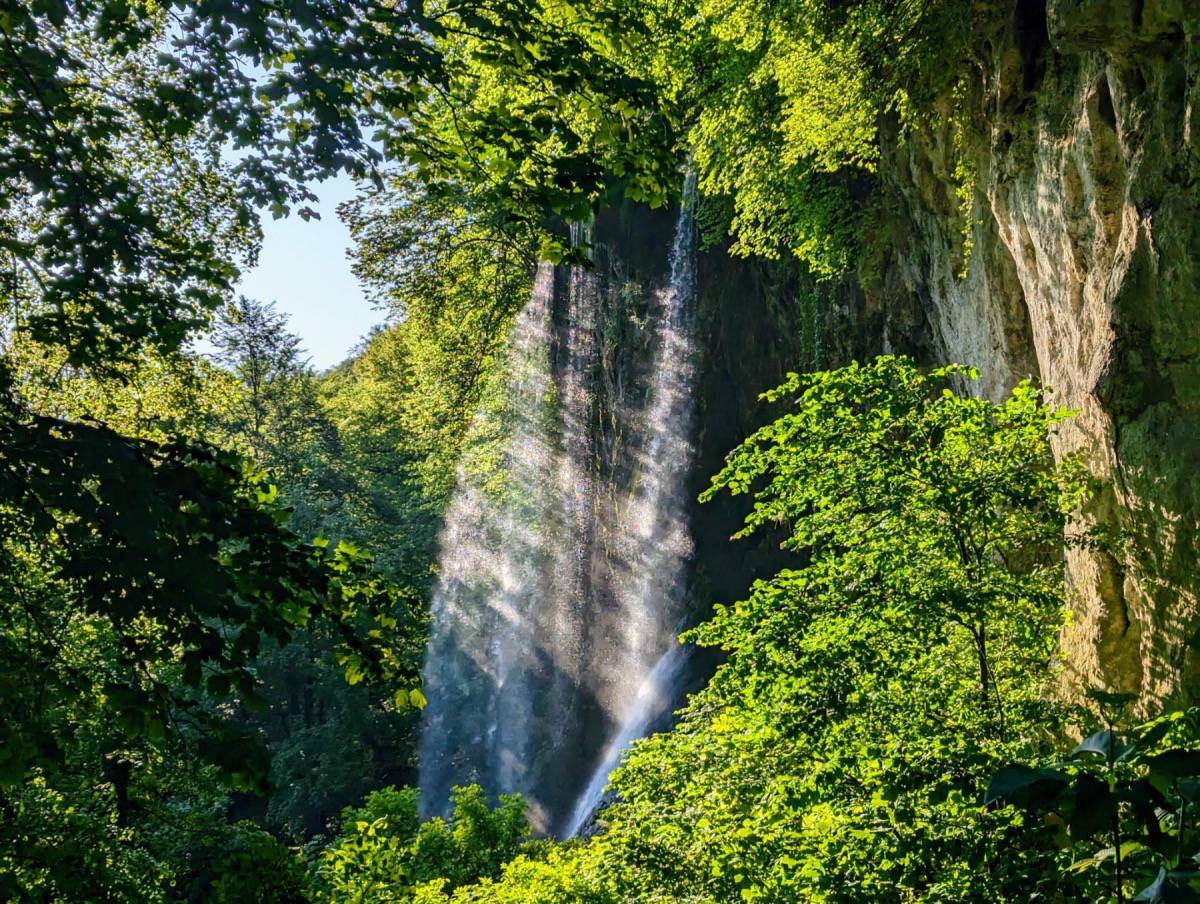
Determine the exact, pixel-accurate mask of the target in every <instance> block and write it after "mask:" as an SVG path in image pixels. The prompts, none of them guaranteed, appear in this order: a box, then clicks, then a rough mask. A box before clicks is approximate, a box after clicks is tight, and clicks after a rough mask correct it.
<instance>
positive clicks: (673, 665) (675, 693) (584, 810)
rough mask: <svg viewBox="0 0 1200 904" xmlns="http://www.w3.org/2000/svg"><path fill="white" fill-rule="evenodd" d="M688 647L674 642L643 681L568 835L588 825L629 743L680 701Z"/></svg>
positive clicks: (581, 798) (573, 814) (581, 800)
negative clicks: (680, 689) (680, 688)
mask: <svg viewBox="0 0 1200 904" xmlns="http://www.w3.org/2000/svg"><path fill="white" fill-rule="evenodd" d="M687 651H688V648H687V647H685V646H682V645H680V644H673V645H672V646H671V648H670V649H669V650H667V652H665V653H663V655H662V656H661V658H659V660H658V664H657V665H656V666H655V667H654V670H653V671H652V672H651V673H650V674H649V676H647V678H646V680H645V681H644V682H643V683H642V687H641V689H640V690H639V691H638V694H637V697H636V699H635V700H634V702H633V706H632V707H631V708H630V711H629V714H628V716H627V718H626V720H625V723H624V724H623V725H622V726H621V730H620V731H619V732H618V733H617V735H616V737H614V738H613V739H612V740H611V741H609V742H608V745H607V746H606V747H605V748H604V755H603V756H602V757H601V758H600V765H599V766H597V767H596V770H595V771H594V772H593V773H592V778H591V781H589V782H588V784H587V787H586V788H584V789H583V793H582V794H580V795H579V800H578V801H577V802H576V803H575V809H574V810H573V811H572V812H571V820H570V822H568V823H567V831H566V835H567V837H569V838H570V837H575V836H576V835H579V834H580V833H581V832H582V831H583V830H584V829H585V828H587V824H588V822H589V821H590V820H591V818H592V817H593V816H594V815H595V813H596V811H597V810H598V809H599V808H600V805H601V803H603V801H604V792H605V789H606V788H607V787H608V778H609V776H610V775H611V774H612V772H613V770H614V769H616V768H617V767H618V766H620V765H621V760H622V759H623V758H624V756H625V753H626V751H628V749H629V746H630V745H631V744H632V743H633V742H634V741H636V740H638V739H639V738H643V737H645V736H646V735H647V734H649V732H650V729H651V728H653V727H654V725H655V724H656V723H657V722H659V721H660V720H661V719H662V718H663V717H664V716H665V715H666V714H667V713H668V712H670V710H671V706H672V705H673V704H674V703H676V702H678V700H679V687H680V685H681V684H682V683H683V681H684V679H685V677H686V674H687V670H686V666H687Z"/></svg>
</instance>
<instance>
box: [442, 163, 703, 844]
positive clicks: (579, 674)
mask: <svg viewBox="0 0 1200 904" xmlns="http://www.w3.org/2000/svg"><path fill="white" fill-rule="evenodd" d="M694 195H695V185H694V181H693V180H692V179H690V178H689V179H688V181H687V183H686V185H685V198H684V203H683V205H682V207H681V210H680V215H679V221H678V224H677V227H676V233H675V239H674V243H673V246H672V249H671V258H670V276H669V283H668V285H667V287H666V288H665V289H663V290H661V291H659V292H657V293H655V294H654V295H653V296H652V297H650V300H649V301H648V302H641V303H640V304H643V305H644V309H645V314H638V313H637V311H636V310H634V309H633V308H631V307H630V305H631V304H635V305H636V304H637V303H636V302H632V301H630V300H629V298H628V297H627V291H626V287H625V286H624V285H621V286H619V287H617V288H616V289H612V288H610V287H608V286H607V285H606V284H604V283H603V279H602V276H601V275H600V274H599V272H598V271H592V270H588V269H584V268H581V267H576V268H572V270H571V272H570V273H569V274H561V273H556V272H555V270H554V268H553V267H551V266H550V265H549V264H543V265H542V266H541V267H539V269H538V272H537V275H536V279H535V284H534V288H533V292H532V293H531V297H530V301H529V303H528V304H527V305H526V307H525V309H524V310H523V311H522V312H521V313H520V314H519V315H518V317H517V319H516V320H515V322H514V324H513V327H512V328H511V331H510V335H509V343H508V350H507V359H506V369H505V373H504V375H503V377H504V379H503V382H502V383H498V384H496V385H495V386H494V387H492V389H491V390H490V394H489V393H485V397H486V398H485V403H484V405H483V406H482V407H481V410H480V412H479V413H478V415H477V417H476V419H475V423H474V425H473V427H472V431H471V436H470V438H469V440H468V444H467V452H466V454H465V455H464V459H463V462H462V463H461V465H460V468H459V473H458V480H457V485H456V489H455V494H454V498H453V499H452V501H451V504H450V506H449V508H448V510H447V514H446V520H445V525H444V527H443V531H442V534H441V537H440V541H441V562H440V569H439V581H438V585H437V588H436V590H435V593H434V597H433V603H432V609H433V613H432V614H433V625H432V631H431V637H430V643H429V647H428V650H427V653H426V662H425V669H424V680H425V685H426V696H427V698H428V699H429V705H428V706H427V708H426V711H425V715H424V722H423V726H422V740H421V760H420V784H421V791H422V809H423V812H424V814H425V815H433V814H437V813H444V812H445V811H446V807H447V800H448V798H449V796H450V790H451V788H452V787H453V786H456V785H465V784H469V783H472V782H477V783H479V784H481V785H483V786H484V788H485V790H487V791H488V792H489V793H492V794H499V793H508V792H518V793H521V794H522V795H524V796H525V798H526V800H527V802H528V804H529V808H530V810H529V812H530V819H531V822H532V824H533V826H534V828H535V830H537V831H539V832H546V833H549V832H553V831H554V830H556V829H557V830H559V833H560V834H561V833H564V832H565V833H568V834H573V833H574V832H576V831H578V825H577V823H578V824H582V822H583V821H585V820H586V819H587V818H588V817H589V816H590V815H591V812H592V810H594V808H595V804H596V802H598V801H599V800H600V798H601V795H602V792H603V789H604V786H605V784H606V782H607V776H608V773H609V772H610V771H611V769H612V768H613V766H615V765H616V764H617V763H618V762H619V759H620V756H621V755H622V753H623V751H624V750H625V748H626V747H627V746H628V744H629V743H631V742H632V741H633V740H635V739H636V738H637V737H640V736H641V735H643V734H645V733H646V731H648V730H649V729H650V728H651V727H652V726H653V725H655V724H656V722H657V720H659V719H660V717H661V716H662V715H663V714H664V713H666V712H669V710H670V707H671V704H672V703H674V702H675V701H677V700H678V697H679V693H678V686H679V683H680V682H681V680H682V674H683V668H682V664H683V662H684V661H685V659H686V657H685V656H684V655H683V653H682V652H681V651H680V650H681V648H680V647H679V645H678V644H677V643H676V642H675V639H674V635H675V631H676V628H677V626H678V624H679V621H680V616H681V610H682V606H683V598H684V570H685V569H684V566H685V563H686V560H687V558H688V556H689V555H690V552H691V543H690V537H689V533H688V529H687V486H686V481H687V475H688V473H689V469H690V465H691V460H692V442H691V433H692V400H691V395H692V385H693V382H694V376H695V361H694V357H695V355H694V343H693V338H692V334H693V329H692V323H691V320H692V309H693V308H694V302H695V295H696V292H695V224H694V218H693V206H694ZM575 238H576V241H579V242H585V243H586V242H589V241H590V236H589V235H588V233H587V232H586V231H584V230H583V229H579V230H577V231H576V235H575ZM564 276H565V277H566V278H563V277H564ZM643 297H645V296H643ZM622 317H624V318H626V320H625V321H623V322H627V323H629V324H632V325H634V326H632V327H631V329H632V330H633V333H634V334H635V338H637V337H640V338H637V342H636V344H637V347H638V348H640V349H642V351H641V352H639V354H641V356H642V357H641V358H640V359H639V360H640V361H641V363H640V364H639V363H636V362H634V363H630V364H629V366H628V368H627V369H626V370H623V371H621V379H618V380H615V381H614V380H613V379H612V371H613V367H614V364H613V361H614V355H616V352H617V351H625V349H621V350H614V348H613V347H612V346H611V344H610V345H605V343H606V341H607V339H606V335H607V334H606V330H610V329H612V324H613V323H614V318H617V319H619V318H622ZM626 383H628V384H631V385H626ZM614 425H615V427H614ZM664 654H665V655H664ZM593 799H594V800H593ZM589 801H591V803H589ZM581 809H582V810H585V811H586V812H583V814H582V816H580V815H579V813H580V811H581Z"/></svg>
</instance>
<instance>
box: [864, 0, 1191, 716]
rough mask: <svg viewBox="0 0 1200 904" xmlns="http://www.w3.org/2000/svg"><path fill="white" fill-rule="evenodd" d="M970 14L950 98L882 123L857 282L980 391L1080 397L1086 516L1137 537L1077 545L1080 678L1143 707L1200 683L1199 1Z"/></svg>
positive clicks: (1076, 425)
mask: <svg viewBox="0 0 1200 904" xmlns="http://www.w3.org/2000/svg"><path fill="white" fill-rule="evenodd" d="M977 13H978V15H980V16H982V17H984V18H985V21H992V22H993V23H994V25H993V27H991V28H990V29H988V30H987V32H986V34H985V35H984V37H983V38H982V39H981V40H980V42H979V45H978V46H977V48H976V52H975V68H974V75H973V76H972V78H971V81H970V83H969V84H968V85H967V86H966V89H965V92H964V94H963V97H965V101H963V102H961V103H960V105H959V108H958V112H957V114H956V115H955V116H953V117H952V116H946V117H940V118H938V120H937V124H936V125H931V126H930V127H928V128H925V129H912V128H908V129H905V130H902V129H900V128H899V127H896V128H893V129H891V130H890V132H889V133H888V134H886V135H885V148H884V158H883V165H882V167H881V182H882V184H883V191H884V193H885V195H886V196H887V197H888V205H887V210H888V211H889V213H888V214H887V215H886V217H885V218H886V219H887V220H888V221H889V224H890V225H891V227H892V228H891V229H890V231H889V234H890V236H891V238H890V239H889V241H888V247H887V248H886V249H885V251H884V252H882V253H880V254H878V255H875V256H869V257H868V258H867V261H868V262H867V263H864V264H863V267H862V269H861V270H860V273H859V278H858V282H859V283H860V284H861V285H862V286H864V287H867V288H865V289H864V290H863V291H864V294H865V296H866V298H867V301H866V307H867V308H868V309H880V310H883V311H885V312H890V313H889V315H888V316H889V328H888V329H886V330H885V332H884V345H885V346H886V345H887V342H888V338H889V335H891V334H894V333H895V332H896V330H895V329H894V328H893V327H891V325H890V324H891V321H895V322H898V323H901V324H908V326H906V327H904V329H905V330H907V331H909V332H911V331H912V329H914V326H913V324H914V323H916V327H915V328H916V329H918V330H919V331H920V335H919V336H918V337H917V344H918V345H919V346H921V348H922V349H923V354H924V356H925V357H927V358H929V359H932V360H954V361H961V362H965V363H971V364H975V365H977V366H978V367H979V368H980V369H981V371H982V375H983V378H982V380H981V384H980V391H982V392H985V393H987V394H988V395H990V396H997V395H1000V394H1002V393H1003V392H1004V391H1005V390H1006V389H1007V388H1008V387H1009V386H1010V385H1011V384H1012V383H1013V382H1014V381H1016V380H1018V379H1020V378H1022V377H1024V376H1033V377H1036V378H1038V379H1040V380H1041V381H1042V382H1043V383H1044V384H1045V385H1047V386H1049V387H1052V389H1053V390H1054V393H1055V399H1056V401H1057V402H1058V403H1059V404H1062V405H1065V406H1067V407H1069V408H1072V409H1075V410H1076V411H1077V412H1078V414H1077V416H1076V417H1075V418H1074V419H1073V420H1072V421H1070V422H1069V423H1068V425H1067V426H1066V427H1065V429H1063V430H1062V431H1061V434H1060V435H1059V436H1058V437H1057V438H1056V441H1055V451H1056V454H1058V455H1068V454H1072V453H1080V454H1082V455H1084V456H1085V458H1086V460H1087V461H1088V463H1089V464H1090V466H1091V468H1092V470H1093V471H1094V472H1095V474H1096V475H1097V477H1098V478H1099V479H1100V481H1101V484H1102V489H1101V490H1100V492H1099V494H1098V496H1097V498H1096V500H1095V502H1094V503H1093V504H1092V506H1091V507H1090V509H1089V511H1088V513H1087V519H1088V520H1089V521H1090V522H1093V523H1102V524H1105V525H1107V526H1109V527H1110V528H1119V529H1120V531H1121V534H1122V537H1123V542H1122V543H1121V544H1120V545H1115V546H1114V547H1113V548H1112V549H1111V550H1110V551H1106V552H1085V551H1072V552H1070V553H1069V555H1068V566H1069V569H1068V570H1069V578H1070V591H1071V599H1072V608H1073V613H1074V617H1073V620H1072V622H1071V624H1070V625H1069V626H1068V628H1067V630H1066V631H1065V634H1064V638H1063V645H1064V649H1065V652H1066V653H1067V656H1068V663H1069V667H1068V679H1067V680H1068V683H1069V685H1070V687H1071V689H1072V690H1074V691H1076V692H1078V691H1079V690H1081V689H1084V688H1087V687H1091V686H1103V687H1108V688H1113V689H1119V690H1125V691H1132V692H1135V693H1137V694H1138V695H1139V698H1140V699H1141V700H1142V707H1143V709H1144V710H1147V711H1148V710H1153V709H1156V708H1158V707H1159V706H1161V705H1163V704H1165V703H1168V702H1177V701H1182V700H1185V699H1186V700H1192V701H1194V700H1195V699H1196V698H1197V688H1196V687H1195V684H1194V682H1193V681H1191V679H1192V678H1193V677H1194V676H1195V674H1196V654H1195V653H1193V652H1191V649H1190V641H1191V640H1192V638H1193V637H1194V636H1195V635H1196V631H1197V628H1198V627H1200V617H1198V614H1197V599H1196V596H1197V585H1198V583H1200V529H1198V524H1200V190H1198V189H1197V178H1198V176H1200V158H1198V156H1197V151H1198V150H1200V145H1198V142H1200V135H1198V129H1200V122H1198V121H1197V117H1198V116H1200V4H1196V3H1195V2H1193V0H1145V2H1140V0H1050V2H1048V3H1045V2H1042V3H1038V2H1031V0H1019V2H1016V3H993V4H980V5H979V7H978V9H977ZM963 164H966V165H965V166H963ZM964 172H966V173H968V174H970V177H969V179H968V181H967V184H966V192H964V191H963V186H964V177H963V173H964ZM964 194H965V197H966V200H967V203H966V204H965V205H964V203H963V198H964ZM968 218H969V219H968ZM964 225H965V229H964ZM964 235H966V236H967V237H968V238H969V241H964ZM912 299H915V300H916V302H917V303H918V305H919V308H920V310H921V313H922V314H923V317H919V318H917V319H916V321H914V318H913V315H912V314H911V312H910V306H911V300H912Z"/></svg>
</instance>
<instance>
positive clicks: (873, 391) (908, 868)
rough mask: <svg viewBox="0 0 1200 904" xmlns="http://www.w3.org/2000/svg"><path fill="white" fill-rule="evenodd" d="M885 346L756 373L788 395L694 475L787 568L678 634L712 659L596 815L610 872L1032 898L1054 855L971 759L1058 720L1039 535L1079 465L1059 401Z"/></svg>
mask: <svg viewBox="0 0 1200 904" xmlns="http://www.w3.org/2000/svg"><path fill="white" fill-rule="evenodd" d="M971 376H972V372H971V371H970V370H968V369H967V368H962V367H947V368H941V369H937V370H934V371H932V372H929V373H924V372H922V371H920V370H918V369H917V368H916V367H915V366H914V365H913V364H912V363H911V362H910V361H907V360H905V359H902V358H880V359H877V360H876V361H875V362H873V363H871V364H866V365H851V366H849V367H846V368H843V369H841V370H836V371H830V372H826V373H817V374H810V375H807V376H798V375H793V376H792V377H791V378H790V379H789V380H788V382H787V383H785V384H784V385H783V386H781V387H780V388H778V389H776V390H773V391H772V392H770V393H768V394H767V398H768V399H770V400H772V401H783V400H789V401H790V402H791V406H790V410H789V411H787V412H786V413H785V414H783V415H782V416H781V417H780V418H778V419H777V420H776V421H774V422H773V423H771V424H769V425H767V426H766V427H764V428H762V429H761V430H760V431H758V432H757V433H755V434H754V435H753V436H751V437H750V438H749V439H748V440H747V441H746V443H745V444H744V445H742V446H741V447H740V448H738V449H737V450H735V451H734V452H733V453H731V455H730V456H729V458H728V460H727V462H726V465H725V467H724V468H723V469H722V471H721V472H720V473H719V474H718V475H717V476H716V477H715V478H714V481H713V486H712V488H711V489H710V490H709V491H708V492H707V493H706V494H705V498H712V496H713V495H714V494H715V493H717V492H723V491H728V492H732V493H739V494H740V493H749V494H753V497H754V505H753V508H752V510H751V513H750V515H749V516H748V518H747V521H746V527H745V529H744V530H743V531H742V532H741V534H739V536H745V535H746V534H748V533H750V532H752V531H759V530H778V531H780V532H781V533H782V537H783V539H782V543H783V546H784V547H785V548H787V549H790V550H793V551H795V552H796V553H797V556H798V562H797V566H796V567H794V568H791V569H788V570H784V571H781V572H780V573H779V574H778V575H776V576H775V577H774V578H772V579H770V580H766V581H760V582H758V583H757V584H756V585H755V586H754V587H753V588H752V591H751V594H750V596H749V597H748V598H747V599H746V600H744V601H742V602H739V603H737V604H735V605H733V606H728V607H718V608H717V611H716V614H715V616H714V617H713V619H712V620H711V621H709V622H707V623H705V624H703V625H702V626H700V627H699V628H697V629H695V630H694V631H692V632H690V633H689V634H688V635H686V639H689V640H694V641H696V642H698V643H700V644H703V645H706V646H715V647H718V648H720V649H721V650H723V651H725V653H726V655H727V657H728V659H727V660H726V662H725V663H724V664H723V665H722V666H721V667H720V668H719V669H718V670H717V673H716V675H715V676H714V678H713V679H712V681H711V682H710V683H709V685H708V686H707V687H706V688H705V689H704V690H703V691H701V692H700V693H698V694H697V695H695V696H694V697H693V698H692V699H691V701H690V702H689V704H688V706H687V707H686V709H685V710H684V711H683V714H682V720H681V722H680V723H679V724H678V725H677V727H676V728H675V729H674V730H672V731H670V732H668V733H666V734H663V735H660V736H657V737H655V738H652V739H650V740H647V741H645V742H643V743H642V744H640V745H638V746H637V747H636V748H635V751H634V752H633V754H632V755H631V756H630V757H629V759H628V761H627V764H626V765H625V767H624V768H623V769H622V770H621V772H620V773H618V776H617V777H616V779H615V780H614V784H615V787H616V790H617V793H618V795H619V801H618V803H617V804H616V805H614V807H613V808H612V810H611V811H610V812H609V813H608V814H607V818H606V822H607V823H608V829H607V833H606V834H605V835H604V836H602V838H601V839H600V841H599V842H598V843H600V844H602V845H605V846H608V854H607V858H608V860H607V863H608V867H609V868H610V869H611V870H612V871H613V872H614V873H615V874H616V876H617V877H618V879H619V881H620V883H622V884H621V885H620V887H621V889H622V891H623V893H624V894H626V895H627V896H628V895H631V896H633V897H636V898H640V897H641V896H645V897H646V898H647V899H652V897H653V895H660V896H661V895H665V894H667V893H668V892H669V890H674V893H675V894H678V895H679V896H680V897H681V898H687V896H688V895H694V896H695V898H696V900H704V901H710V900H711V901H728V900H763V901H768V900H809V899H812V900H827V899H831V900H843V899H846V898H847V897H849V898H852V899H855V900H878V901H885V900H909V899H914V898H920V899H925V900H955V901H966V900H988V901H995V900H1028V898H1029V896H1030V895H1032V894H1035V893H1049V892H1050V891H1051V890H1052V889H1053V888H1054V887H1056V882H1057V880H1056V879H1055V878H1054V871H1053V870H1052V869H1050V868H1049V865H1050V864H1051V863H1053V862H1054V860H1055V858H1056V857H1057V854H1056V853H1055V852H1054V850H1053V849H1052V847H1051V846H1050V845H1049V844H1048V843H1047V842H1046V841H1045V840H1044V839H1042V838H1041V837H1040V836H1038V835H1037V834H1036V833H1033V832H1030V831H1029V830H1028V828H1027V827H1026V826H1024V825H1023V823H1022V821H1021V820H1020V819H1019V818H1013V817H1012V815H1011V813H1008V814H1005V813H1001V812H997V813H992V814H989V813H987V812H985V811H984V810H983V809H982V808H981V807H980V802H981V799H982V792H983V787H984V784H985V783H986V779H987V777H988V776H989V775H990V774H991V772H992V771H994V769H995V767H997V766H998V765H1000V764H1001V763H1003V762H1004V761H1006V760H1007V759H1009V758H1010V757H1013V756H1014V755H1016V756H1021V755H1023V754H1020V753H1015V752H1017V751H1028V752H1032V751H1036V750H1040V749H1041V745H1042V744H1044V740H1043V739H1044V738H1045V737H1046V736H1047V734H1048V733H1052V732H1053V731H1055V729H1056V726H1058V725H1059V724H1061V721H1060V720H1061V714H1060V713H1059V711H1058V708H1057V707H1056V705H1055V704H1053V703H1050V702H1047V692H1048V689H1049V685H1050V682H1052V681H1053V679H1054V675H1055V669H1054V662H1055V659H1054V652H1053V651H1054V643H1055V633H1056V630H1057V628H1058V626H1059V625H1060V624H1061V622H1062V618H1063V612H1064V601H1063V594H1064V590H1063V574H1062V564H1061V558H1060V554H1059V552H1058V550H1059V548H1060V546H1061V543H1062V538H1063V531H1064V527H1065V525H1066V518H1067V513H1068V512H1069V511H1071V510H1072V509H1073V508H1074V507H1075V506H1076V505H1077V504H1078V502H1079V500H1080V495H1081V492H1082V489H1081V487H1082V483H1081V479H1080V474H1079V471H1078V468H1077V467H1076V466H1075V465H1073V464H1066V465H1063V466H1061V467H1055V466H1054V465H1053V464H1052V462H1051V459H1050V454H1049V448H1048V443H1047V434H1048V431H1050V430H1052V429H1053V428H1054V426H1055V425H1056V424H1057V423H1058V422H1059V421H1060V420H1061V419H1062V418H1063V417H1065V416H1066V414H1065V413H1064V412H1060V411H1056V410H1054V409H1052V408H1050V407H1048V406H1047V405H1046V404H1045V403H1044V395H1043V393H1041V392H1040V391H1038V390H1037V389H1035V388H1034V387H1033V386H1031V385H1028V384H1021V385H1019V386H1018V387H1016V389H1015V390H1014V392H1013V394H1012V396H1011V397H1009V398H1008V399H1007V400H1005V401H1004V402H1002V403H998V404H997V403H992V402H989V401H987V400H984V399H978V398H973V397H970V396H965V395H961V394H959V393H958V392H955V391H954V390H953V388H952V386H953V385H954V384H955V383H956V382H957V381H961V380H965V379H967V378H969V377H971Z"/></svg>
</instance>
